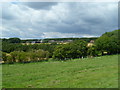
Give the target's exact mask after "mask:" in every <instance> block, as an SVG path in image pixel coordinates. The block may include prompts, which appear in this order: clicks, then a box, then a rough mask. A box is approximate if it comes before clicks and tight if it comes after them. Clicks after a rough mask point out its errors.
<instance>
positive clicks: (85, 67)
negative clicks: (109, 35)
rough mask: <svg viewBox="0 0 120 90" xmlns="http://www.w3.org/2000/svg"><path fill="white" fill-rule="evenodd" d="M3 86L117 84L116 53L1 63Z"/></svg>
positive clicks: (90, 86)
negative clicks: (65, 59) (44, 60)
mask: <svg viewBox="0 0 120 90" xmlns="http://www.w3.org/2000/svg"><path fill="white" fill-rule="evenodd" d="M2 87H3V88H118V55H107V56H101V57H94V58H84V59H74V60H68V61H48V62H36V63H27V64H20V63H17V64H5V65H2Z"/></svg>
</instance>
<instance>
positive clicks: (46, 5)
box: [22, 2, 57, 10]
mask: <svg viewBox="0 0 120 90" xmlns="http://www.w3.org/2000/svg"><path fill="white" fill-rule="evenodd" d="M22 4H24V5H27V6H28V7H30V8H33V9H37V10H38V9H43V10H49V9H50V8H51V7H52V6H54V5H57V2H24V3H22Z"/></svg>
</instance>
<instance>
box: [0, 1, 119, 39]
mask: <svg viewBox="0 0 120 90" xmlns="http://www.w3.org/2000/svg"><path fill="white" fill-rule="evenodd" d="M0 4H1V5H0V8H2V9H0V12H2V15H1V16H0V20H2V24H0V31H2V34H1V36H2V37H5V38H11V37H18V38H21V39H29V38H33V39H44V38H69V37H77V38H78V37H79V38H81V37H99V36H101V35H102V34H103V33H105V32H109V31H113V30H116V29H118V3H117V2H4V3H0Z"/></svg>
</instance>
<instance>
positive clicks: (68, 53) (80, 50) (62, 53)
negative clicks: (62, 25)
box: [53, 40, 87, 60]
mask: <svg viewBox="0 0 120 90" xmlns="http://www.w3.org/2000/svg"><path fill="white" fill-rule="evenodd" d="M86 55H87V42H85V41H83V40H76V41H74V42H72V43H69V44H65V45H60V46H57V47H56V48H55V50H54V52H53V58H54V59H61V60H65V59H72V58H81V57H86Z"/></svg>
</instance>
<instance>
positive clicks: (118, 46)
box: [95, 30, 120, 55]
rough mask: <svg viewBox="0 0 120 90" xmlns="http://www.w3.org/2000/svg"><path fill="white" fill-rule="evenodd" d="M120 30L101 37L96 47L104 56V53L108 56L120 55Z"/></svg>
mask: <svg viewBox="0 0 120 90" xmlns="http://www.w3.org/2000/svg"><path fill="white" fill-rule="evenodd" d="M119 33H120V30H115V31H112V32H106V33H105V34H103V35H102V36H101V37H99V38H98V39H97V40H96V42H95V45H96V46H97V50H98V51H100V52H101V53H102V55H104V52H107V54H109V55H110V54H118V53H120V38H119V37H120V36H119V35H118V34H119Z"/></svg>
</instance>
